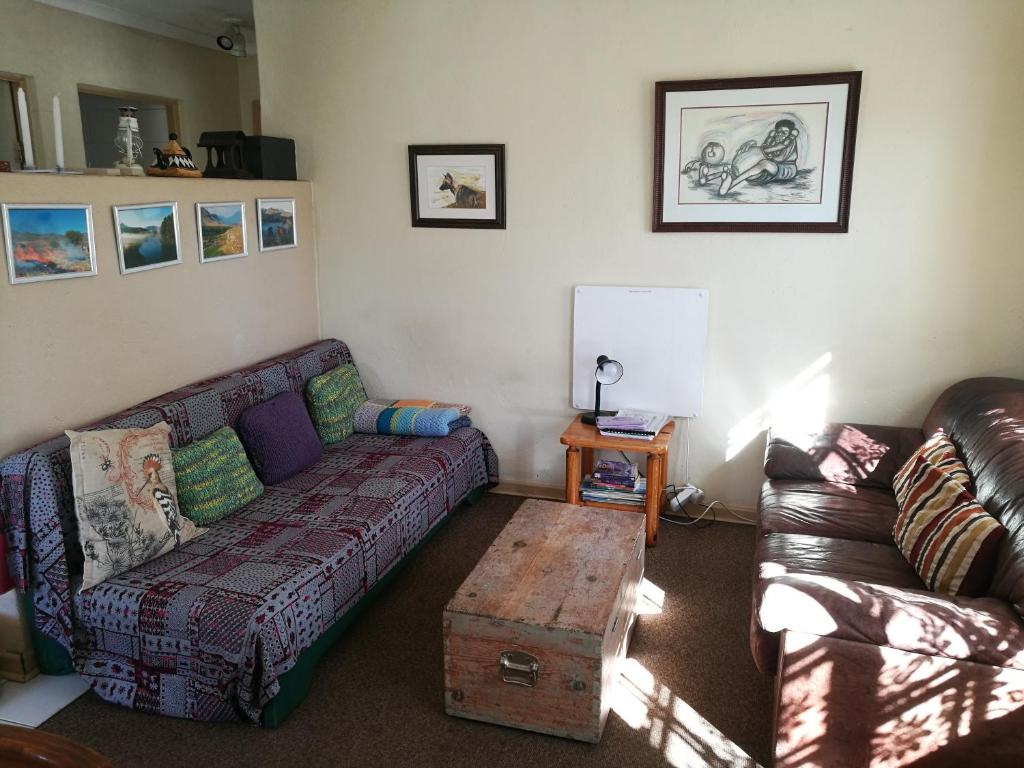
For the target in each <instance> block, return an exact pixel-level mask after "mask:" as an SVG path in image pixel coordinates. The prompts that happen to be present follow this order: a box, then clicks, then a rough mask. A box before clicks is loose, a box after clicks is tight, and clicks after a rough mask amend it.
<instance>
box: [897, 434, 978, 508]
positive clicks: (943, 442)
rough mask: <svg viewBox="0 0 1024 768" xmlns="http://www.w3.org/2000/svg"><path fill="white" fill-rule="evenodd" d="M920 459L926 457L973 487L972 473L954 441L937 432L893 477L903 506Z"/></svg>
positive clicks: (955, 477)
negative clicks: (957, 451)
mask: <svg viewBox="0 0 1024 768" xmlns="http://www.w3.org/2000/svg"><path fill="white" fill-rule="evenodd" d="M918 459H924V460H925V461H927V462H928V463H929V464H931V465H932V466H933V467H937V468H938V469H940V470H941V471H943V472H945V473H946V474H948V475H949V476H950V477H952V478H953V479H954V480H956V481H957V482H958V483H960V485H962V486H963V487H964V488H970V487H971V474H970V473H969V472H968V471H967V467H966V466H964V463H963V462H962V461H961V460H960V457H959V456H958V455H957V453H956V446H955V445H953V441H952V440H950V439H949V435H947V434H946V433H945V432H936V433H935V434H934V435H932V436H931V437H930V438H928V440H926V441H925V443H924V445H922V446H921V447H920V448H918V449H917V450H916V451H914V453H913V454H911V456H910V458H909V459H907V461H906V463H905V464H904V465H903V466H902V467H900V469H899V471H898V472H897V473H896V475H895V476H894V477H893V481H892V487H893V490H894V491H896V501H898V502H899V504H900V506H901V507H902V506H903V500H904V499H905V498H906V494H907V488H908V484H909V481H910V478H911V475H912V473H913V470H914V467H915V466H917V460H918Z"/></svg>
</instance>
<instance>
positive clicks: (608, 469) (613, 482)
mask: <svg viewBox="0 0 1024 768" xmlns="http://www.w3.org/2000/svg"><path fill="white" fill-rule="evenodd" d="M639 474H640V472H639V468H638V467H637V465H636V464H633V463H630V462H627V461H613V460H611V459H604V460H602V461H599V462H598V463H597V465H596V466H595V467H594V471H593V472H592V473H591V476H590V477H591V482H592V483H593V484H594V485H595V486H597V487H600V488H610V489H613V490H615V489H621V490H632V488H633V486H634V485H635V484H636V479H637V476H638V475H639Z"/></svg>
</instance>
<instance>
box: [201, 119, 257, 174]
mask: <svg viewBox="0 0 1024 768" xmlns="http://www.w3.org/2000/svg"><path fill="white" fill-rule="evenodd" d="M199 146H200V147H204V148H205V149H206V168H204V169H203V176H205V177H207V178H214V179H255V178H256V175H255V174H254V173H253V172H252V171H250V170H249V169H248V168H247V167H246V162H245V134H244V133H243V132H242V131H206V132H204V133H202V134H200V136H199Z"/></svg>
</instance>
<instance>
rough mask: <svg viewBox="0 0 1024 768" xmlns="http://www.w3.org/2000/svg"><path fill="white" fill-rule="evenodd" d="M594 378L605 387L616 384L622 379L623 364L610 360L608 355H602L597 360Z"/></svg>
mask: <svg viewBox="0 0 1024 768" xmlns="http://www.w3.org/2000/svg"><path fill="white" fill-rule="evenodd" d="M594 377H595V378H596V379H597V380H598V382H600V383H601V384H603V385H604V386H608V385H609V384H615V383H616V382H617V381H618V380H619V379H621V378H622V363H620V362H619V361H618V360H611V359H609V358H608V356H607V355H601V356H600V357H599V358H597V370H596V371H594Z"/></svg>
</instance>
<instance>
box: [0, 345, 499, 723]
mask: <svg viewBox="0 0 1024 768" xmlns="http://www.w3.org/2000/svg"><path fill="white" fill-rule="evenodd" d="M348 362H351V356H350V354H349V350H348V347H347V346H346V345H345V344H344V343H342V342H340V341H337V340H333V339H331V340H325V341H321V342H318V343H315V344H311V345H309V346H307V347H303V348H301V349H298V350H295V351H293V352H289V353H287V354H284V355H281V356H279V357H276V358H273V359H271V360H267V361H265V362H262V363H259V364H257V365H254V366H252V367H250V368H247V369H244V370H241V371H238V372H235V373H232V374H228V375H226V376H221V377H218V378H215V379H210V380H207V381H204V382H200V383H197V384H193V385H190V386H187V387H183V388H181V389H178V390H175V391H174V392H170V393H168V394H166V395H162V396H160V397H158V398H155V399H153V400H150V401H148V402H146V403H142V404H140V405H137V406H135V407H133V408H130V409H128V410H126V411H123V412H122V413H119V414H116V415H115V416H111V417H109V418H108V419H104V420H103V422H102V423H100V424H96V425H93V426H92V427H90V428H92V429H99V428H127V427H148V426H151V425H153V424H155V423H157V422H158V421H161V420H163V421H166V422H167V423H168V424H170V425H171V428H172V432H171V440H172V446H173V447H180V446H183V445H186V444H188V443H190V442H192V441H193V440H197V439H200V438H202V437H205V436H206V435H209V434H210V433H212V432H214V431H215V430H217V429H219V428H220V427H222V426H225V425H227V426H232V427H233V426H234V425H235V422H236V421H237V420H238V417H239V416H240V415H241V413H242V412H243V411H244V410H245V409H246V408H249V407H250V406H252V405H255V404H257V403H261V402H264V401H266V400H268V399H270V398H271V397H274V396H275V395H277V394H280V393H282V392H285V391H288V390H293V391H296V392H302V391H303V389H304V387H305V384H306V382H307V381H308V380H309V379H310V378H312V377H313V376H317V375H319V374H321V373H324V372H325V371H328V370H331V369H332V368H335V367H337V366H338V365H340V364H342V363H348ZM497 479H498V462H497V457H496V455H495V453H494V451H493V449H492V448H491V445H490V443H489V442H488V440H487V438H486V437H485V436H484V435H483V433H481V432H480V431H479V430H477V429H475V428H473V427H471V426H465V427H461V428H458V429H455V430H454V431H452V433H451V434H450V435H448V436H447V437H441V438H423V437H399V436H391V435H362V434H355V435H352V436H350V437H349V438H347V439H346V440H344V441H343V442H341V443H338V444H336V445H332V446H328V447H327V449H326V451H325V453H324V456H323V457H322V458H321V459H320V460H319V461H318V462H317V463H315V464H313V465H312V466H311V467H309V468H308V469H307V470H305V471H304V472H302V473H300V474H298V475H296V476H295V477H292V478H291V479H289V480H287V481H285V482H282V483H279V484H277V485H274V486H271V487H268V488H267V489H266V492H265V493H264V495H263V496H261V497H260V498H258V499H257V500H256V501H254V502H252V503H251V504H249V505H248V506H246V507H244V508H243V509H242V510H240V511H238V512H237V513H235V514H233V515H229V516H228V517H226V518H224V519H222V520H219V521H217V522H215V523H214V524H212V525H211V526H209V531H208V532H207V533H206V534H205V535H204V536H201V537H199V538H197V539H194V540H192V541H190V542H188V543H187V544H185V545H184V546H182V547H181V548H180V549H178V550H175V551H172V552H170V553H168V554H166V555H164V556H162V557H159V558H157V559H156V560H153V561H151V562H149V563H146V564H145V565H142V566H140V567H138V568H135V569H133V570H131V571H128V572H126V573H124V574H121V575H120V576H116V577H114V578H112V579H110V580H108V581H106V582H104V583H102V584H99V585H97V586H96V587H94V588H92V589H89V590H86V591H85V592H84V593H82V594H77V590H78V585H79V584H80V583H81V572H82V552H81V548H80V546H79V543H78V533H77V528H76V523H75V514H74V500H73V498H72V493H71V466H70V457H69V453H68V439H67V438H66V437H63V436H62V437H59V438H54V439H52V440H49V441H47V442H44V443H42V444H40V445H37V446H35V447H33V448H31V449H29V450H27V451H24V452H22V453H20V454H17V455H15V456H12V457H10V458H8V459H6V460H4V461H3V462H2V463H0V517H2V523H3V528H4V532H5V534H6V536H7V542H8V548H9V552H8V567H9V570H10V572H11V574H12V575H13V577H14V579H15V582H16V584H17V586H18V588H19V589H20V590H21V591H22V592H26V591H27V592H28V594H29V595H31V599H32V609H33V612H34V623H35V626H34V628H35V629H36V630H37V631H38V632H39V633H41V634H42V635H44V636H46V637H48V638H52V640H53V641H56V642H57V643H59V644H60V645H62V646H63V647H64V648H65V649H67V651H68V652H69V653H70V654H71V657H72V660H73V663H74V667H75V669H76V670H77V671H78V672H79V673H80V674H81V675H83V676H84V677H85V678H86V679H87V680H88V681H89V682H90V684H91V686H92V688H93V690H95V691H96V693H98V694H99V695H100V696H101V697H103V698H104V699H106V700H108V701H112V702H115V703H118V704H122V705H124V706H128V707H132V708H134V709H138V710H142V711H147V712H157V713H160V714H165V715H173V716H177V717H186V718H193V719H197V720H232V719H241V720H247V721H250V722H258V721H259V718H260V713H261V711H262V710H263V708H264V707H265V706H266V705H267V703H268V702H269V701H270V700H271V699H272V698H273V697H274V696H275V695H276V694H277V693H278V690H279V689H280V685H279V682H278V681H279V678H280V677H281V675H283V674H284V673H285V672H287V671H288V670H289V669H291V668H292V667H293V666H294V665H295V662H296V659H297V658H298V657H299V655H300V654H302V652H303V651H305V650H306V649H308V648H309V647H310V646H311V645H312V644H313V643H314V641H315V640H317V638H319V637H320V636H322V635H323V634H324V633H325V632H326V631H327V630H328V629H329V628H330V627H331V626H332V625H334V624H335V623H336V622H338V621H339V619H341V618H342V617H343V616H344V615H345V614H346V612H347V611H349V610H350V609H351V608H352V607H353V606H354V605H355V604H356V603H358V602H359V600H360V598H361V597H362V596H363V595H364V594H365V593H366V592H367V590H369V589H370V588H371V587H372V586H373V585H374V584H375V583H376V582H377V581H378V580H380V579H381V577H382V576H384V575H385V574H386V573H387V572H388V571H389V570H390V569H392V568H393V567H394V566H395V565H396V564H398V562H399V561H400V560H401V559H402V558H403V557H404V556H405V555H406V554H407V553H408V552H409V551H411V550H412V549H413V548H414V547H415V545H416V544H417V543H418V542H420V541H421V540H422V539H423V538H424V536H425V535H426V534H427V533H428V532H429V531H430V530H431V529H433V528H434V527H435V526H436V525H438V524H439V523H440V522H441V521H442V520H443V519H444V518H445V517H446V516H447V514H448V513H449V512H450V511H451V510H452V509H453V508H454V507H455V506H456V505H458V504H459V502H460V501H462V500H463V499H464V498H465V497H466V496H467V495H468V494H469V493H470V492H472V491H473V490H475V489H477V488H479V487H481V486H484V485H486V484H488V483H494V482H497Z"/></svg>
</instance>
